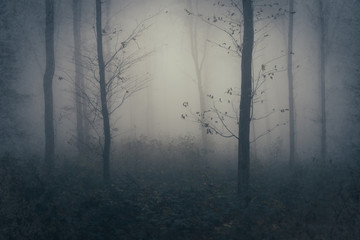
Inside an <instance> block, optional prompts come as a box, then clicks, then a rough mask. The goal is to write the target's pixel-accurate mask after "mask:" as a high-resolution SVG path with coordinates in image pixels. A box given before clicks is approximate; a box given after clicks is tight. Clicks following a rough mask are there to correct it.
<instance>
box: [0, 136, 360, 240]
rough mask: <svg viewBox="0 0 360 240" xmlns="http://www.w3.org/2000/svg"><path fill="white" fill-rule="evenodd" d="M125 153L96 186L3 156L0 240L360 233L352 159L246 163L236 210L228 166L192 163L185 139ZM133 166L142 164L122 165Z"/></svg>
mask: <svg viewBox="0 0 360 240" xmlns="http://www.w3.org/2000/svg"><path fill="white" fill-rule="evenodd" d="M126 146H128V147H129V148H128V149H129V151H127V155H124V156H122V159H121V160H119V162H120V163H121V164H123V163H126V164H127V165H125V166H123V167H124V168H125V167H126V169H122V170H121V169H116V168H115V170H114V172H113V176H114V178H113V183H112V184H111V185H110V186H105V185H103V184H102V181H101V173H100V171H99V168H96V167H92V166H91V165H90V164H86V163H83V162H82V163H79V162H76V161H73V160H69V161H66V162H63V164H62V165H61V166H58V168H57V169H56V171H55V173H54V176H53V177H52V178H51V179H47V178H46V177H45V176H42V174H41V169H38V168H37V167H36V166H38V165H39V164H38V160H37V159H36V158H29V159H23V160H21V159H16V158H13V157H11V156H9V155H5V156H3V157H2V158H1V161H0V191H1V193H0V196H1V198H0V221H1V223H0V238H1V239H40V240H41V239H90V240H91V239H332V238H333V239H357V238H359V236H360V232H359V229H360V228H359V227H360V219H359V216H360V214H359V211H360V198H359V196H360V184H359V181H358V179H359V178H360V166H359V164H358V163H357V162H356V161H347V162H348V164H347V167H344V166H345V165H346V164H342V165H340V164H339V165H337V164H334V163H333V164H324V163H318V162H314V163H312V164H310V165H307V166H306V165H303V166H298V167H297V168H295V170H294V171H293V172H290V171H289V170H288V167H287V165H283V164H282V163H281V162H280V161H267V162H262V161H258V162H254V163H253V164H252V169H251V171H252V173H251V174H252V176H253V177H252V178H253V180H252V184H251V196H250V197H248V198H247V199H245V203H246V204H245V205H242V204H240V202H242V201H240V199H239V196H238V195H237V194H236V193H235V192H234V189H235V186H236V177H235V174H236V173H235V171H234V165H233V164H229V165H226V164H224V162H225V161H226V159H225V157H213V159H212V158H208V159H206V160H205V159H201V157H200V155H199V154H198V153H197V150H196V149H197V146H196V144H195V143H194V141H193V140H192V139H191V138H180V139H173V140H171V141H168V142H167V143H164V142H160V141H151V140H137V141H132V142H131V141H129V142H128V143H127V144H126ZM135 153H137V155H135ZM115 159H118V158H115ZM135 160H137V161H138V162H137V164H139V166H142V164H144V165H145V167H141V168H140V167H139V168H135V167H133V168H131V164H133V165H135V164H136V162H135ZM197 161H198V162H199V164H189V165H187V163H191V162H197ZM181 163H183V164H184V165H183V166H182V168H178V167H180V166H181ZM205 163H206V164H205ZM186 172H188V173H191V174H185V173H186ZM240 198H241V197H240Z"/></svg>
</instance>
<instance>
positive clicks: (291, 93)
mask: <svg viewBox="0 0 360 240" xmlns="http://www.w3.org/2000/svg"><path fill="white" fill-rule="evenodd" d="M293 27H294V0H289V32H288V81H289V142H290V157H289V163H290V167H292V166H293V165H294V161H295V110H294V87H293V82H294V77H293V72H292V70H293V62H292V56H293Z"/></svg>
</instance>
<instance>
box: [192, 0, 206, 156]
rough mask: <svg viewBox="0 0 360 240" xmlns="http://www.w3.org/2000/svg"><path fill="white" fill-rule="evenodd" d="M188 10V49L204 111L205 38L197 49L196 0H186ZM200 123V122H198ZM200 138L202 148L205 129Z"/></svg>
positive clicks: (201, 108) (203, 146)
mask: <svg viewBox="0 0 360 240" xmlns="http://www.w3.org/2000/svg"><path fill="white" fill-rule="evenodd" d="M193 5H195V6H194V7H195V9H193ZM187 7H188V9H189V10H188V11H189V12H190V13H194V14H190V15H191V16H189V19H190V21H189V32H190V34H189V36H190V51H191V57H192V61H193V64H194V70H195V75H196V78H195V79H196V84H197V89H198V92H199V104H200V112H204V111H205V107H206V106H205V104H206V100H205V97H206V95H205V79H204V78H203V72H204V62H205V58H206V42H205V41H206V40H204V42H203V44H202V51H201V50H200V49H199V26H198V21H199V18H198V17H196V15H198V14H199V13H198V1H197V0H195V3H194V4H193V1H192V0H187ZM200 47H201V46H200ZM200 124H201V123H200ZM201 140H202V148H203V150H204V149H206V147H207V134H206V131H205V129H201Z"/></svg>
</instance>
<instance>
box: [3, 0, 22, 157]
mask: <svg viewBox="0 0 360 240" xmlns="http://www.w3.org/2000/svg"><path fill="white" fill-rule="evenodd" d="M16 10H17V9H16V3H15V2H14V1H11V0H5V1H1V2H0V31H1V34H0V59H1V60H0V146H1V147H0V153H1V152H2V151H8V150H9V147H10V146H14V145H15V144H14V143H15V141H17V140H18V139H17V136H21V134H22V133H21V131H20V128H19V126H18V125H17V123H18V121H17V120H16V114H15V113H16V108H17V106H18V104H19V103H20V102H21V101H22V99H23V98H22V95H20V94H19V93H18V92H17V91H16V84H17V83H18V78H19V76H18V75H19V74H18V72H19V67H18V66H19V59H18V58H17V54H16V48H17V47H18V46H17V44H18V42H19V39H18V36H17V34H18V28H16V26H14V25H15V24H14V23H15V22H17V21H16V20H15V18H16V17H17V16H16V15H15V14H16Z"/></svg>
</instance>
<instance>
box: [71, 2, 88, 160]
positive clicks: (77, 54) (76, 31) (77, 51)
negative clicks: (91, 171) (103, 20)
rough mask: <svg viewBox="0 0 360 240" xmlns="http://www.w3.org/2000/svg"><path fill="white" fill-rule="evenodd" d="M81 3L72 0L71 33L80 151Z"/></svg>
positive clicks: (83, 118) (82, 131) (82, 138)
mask: <svg viewBox="0 0 360 240" xmlns="http://www.w3.org/2000/svg"><path fill="white" fill-rule="evenodd" d="M81 5H82V0H73V2H72V10H73V35H74V62H75V103H76V132H77V138H76V145H77V149H78V152H79V153H81V152H82V149H83V147H84V145H85V139H86V137H85V135H86V133H85V132H86V130H85V129H86V127H85V125H86V116H85V115H86V106H84V102H83V99H82V98H81V89H84V74H83V67H82V49H81Z"/></svg>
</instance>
